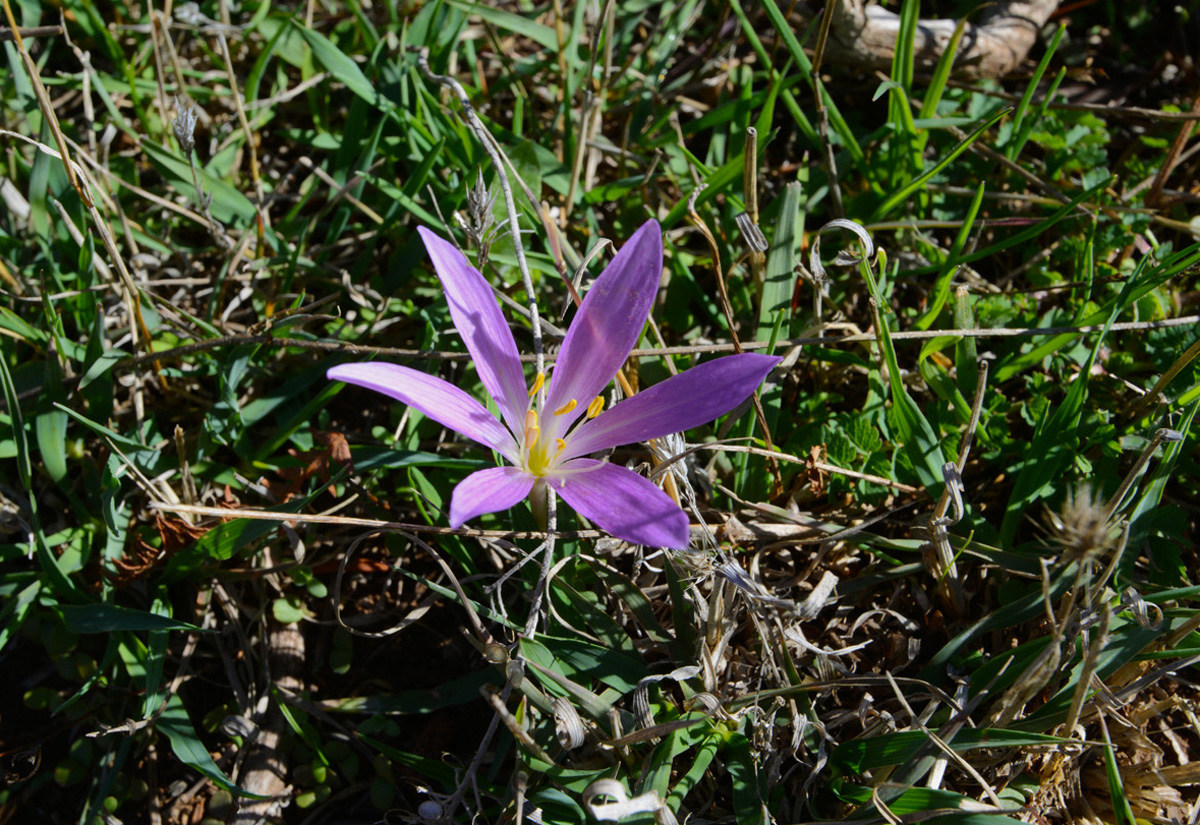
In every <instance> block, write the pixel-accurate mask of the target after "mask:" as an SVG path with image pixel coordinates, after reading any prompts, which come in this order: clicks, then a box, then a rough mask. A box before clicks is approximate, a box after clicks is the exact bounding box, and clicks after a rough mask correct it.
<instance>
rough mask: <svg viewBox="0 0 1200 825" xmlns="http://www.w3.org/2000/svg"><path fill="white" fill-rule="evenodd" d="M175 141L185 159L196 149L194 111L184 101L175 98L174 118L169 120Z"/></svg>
mask: <svg viewBox="0 0 1200 825" xmlns="http://www.w3.org/2000/svg"><path fill="white" fill-rule="evenodd" d="M171 128H172V129H174V131H175V139H176V140H178V141H179V148H180V149H182V150H183V154H184V156H185V157H190V156H191V154H192V150H193V149H195V148H196V110H195V109H194V108H192V105H191V104H190V103H188V102H187V101H185V100H180V99H179V98H175V117H173V118H172V119H171Z"/></svg>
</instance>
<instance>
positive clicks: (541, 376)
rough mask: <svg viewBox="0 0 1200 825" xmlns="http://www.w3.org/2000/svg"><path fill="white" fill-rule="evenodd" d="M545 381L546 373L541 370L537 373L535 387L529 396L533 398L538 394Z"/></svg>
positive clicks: (534, 381) (534, 380)
mask: <svg viewBox="0 0 1200 825" xmlns="http://www.w3.org/2000/svg"><path fill="white" fill-rule="evenodd" d="M545 383H546V373H544V372H539V373H538V374H537V378H535V379H533V389H531V390H530V391H529V397H530V398H533V397H534V396H535V395H537V394H538V391H539V390H540V389H541V388H542V385H543V384H545Z"/></svg>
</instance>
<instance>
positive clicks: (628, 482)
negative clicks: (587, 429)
mask: <svg viewBox="0 0 1200 825" xmlns="http://www.w3.org/2000/svg"><path fill="white" fill-rule="evenodd" d="M546 481H547V482H549V483H550V485H551V486H552V487H554V489H555V490H556V491H557V492H558V494H559V495H560V496H562V498H563V501H565V502H566V503H567V504H569V505H571V506H572V507H574V508H575V509H576V510H577V511H578V512H579V513H580V514H581V515H583V516H586V517H587V518H588V519H590V520H591V521H592V522H593V523H594V524H595V525H596V526H597V527H599V528H601V529H602V530H605V531H607V532H609V533H612V534H613V535H614V536H616V537H617V538H619V539H624V540H625V541H630V542H633V543H634V544H642V545H645V546H647V547H669V548H672V549H675V550H683V549H685V548H687V546H688V517H687V516H686V515H685V514H684V512H683V510H680V509H679V505H678V504H676V503H675V502H674V501H672V500H671V497H670V496H668V495H667V494H666V493H664V492H663V491H662V490H660V489H658V488H657V487H655V486H654V485H653V484H651V483H650V482H649V481H647V480H646V479H644V478H642V477H641V476H640V475H638V474H637V473H635V472H633V471H632V470H627V469H625V468H624V467H621V466H618V465H616V464H608V463H605V462H602V461H596V460H594V459H590V458H577V459H575V460H574V461H568V462H566V463H564V464H562V465H560V467H559V468H558V472H556V473H555V474H554V475H549V476H546Z"/></svg>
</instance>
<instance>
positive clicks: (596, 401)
mask: <svg viewBox="0 0 1200 825" xmlns="http://www.w3.org/2000/svg"><path fill="white" fill-rule="evenodd" d="M603 409H604V396H602V395H597V396H596V397H595V398H593V399H592V403H591V404H588V411H587V417H588V418H595V417H596V416H598V415H599V414H600V413H601V411H602V410H603Z"/></svg>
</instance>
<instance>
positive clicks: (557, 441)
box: [554, 438, 567, 453]
mask: <svg viewBox="0 0 1200 825" xmlns="http://www.w3.org/2000/svg"><path fill="white" fill-rule="evenodd" d="M554 443H555V445H556V446H557V447H558V451H559V452H560V453H561V452H562V451H563V450H565V449H567V442H565V441H563V440H562V439H561V438H556V439H554Z"/></svg>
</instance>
